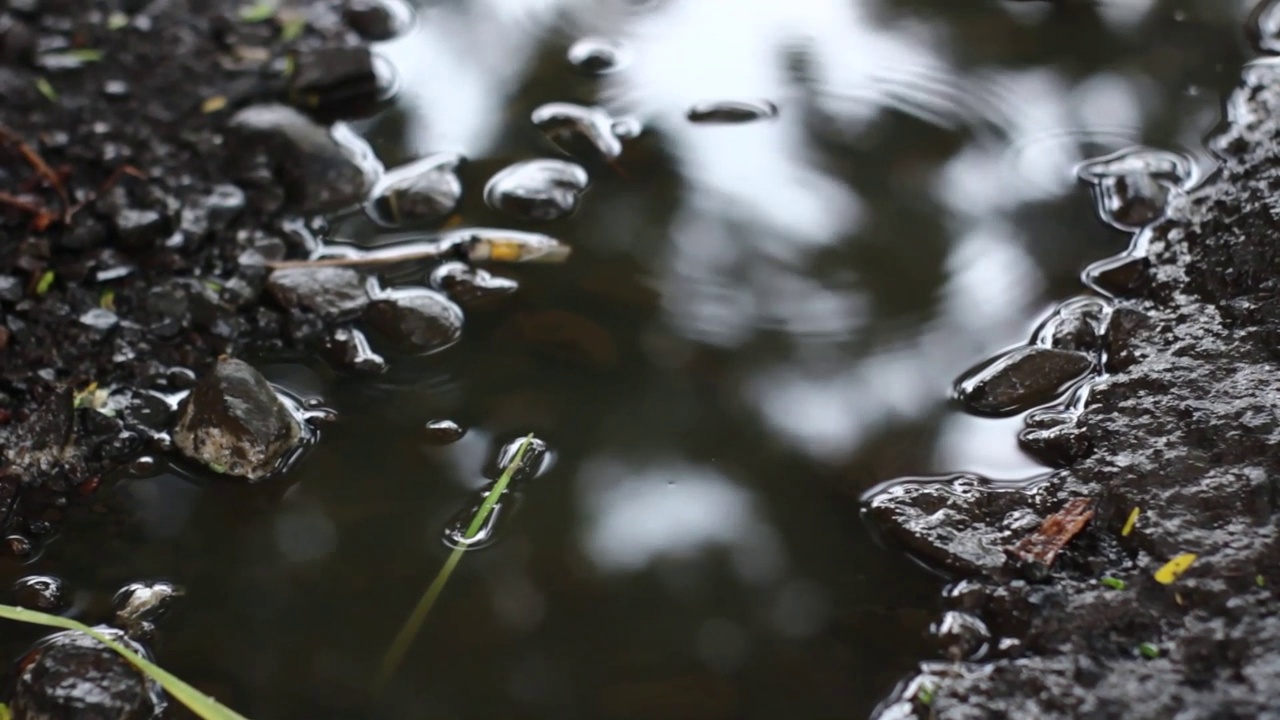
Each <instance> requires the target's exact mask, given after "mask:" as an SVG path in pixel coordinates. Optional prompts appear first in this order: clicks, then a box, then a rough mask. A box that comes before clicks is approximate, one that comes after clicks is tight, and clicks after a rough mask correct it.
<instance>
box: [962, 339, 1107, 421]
mask: <svg viewBox="0 0 1280 720" xmlns="http://www.w3.org/2000/svg"><path fill="white" fill-rule="evenodd" d="M1091 369H1093V360H1092V359H1090V357H1089V356H1088V355H1085V354H1084V353H1080V352H1075V351H1072V350H1058V349H1053V348H1044V347H1020V348H1017V349H1015V350H1011V351H1009V352H1007V353H1005V354H1003V355H1001V356H999V357H997V358H995V359H994V360H990V361H987V362H986V363H983V364H981V365H979V366H978V367H977V368H975V369H973V370H971V371H970V372H969V373H967V374H965V376H964V377H962V378H961V379H960V380H959V381H958V382H957V383H956V396H957V398H958V399H959V400H960V402H961V403H963V404H964V406H965V408H966V409H968V410H970V411H972V412H975V413H979V414H982V415H994V416H1007V415H1014V414H1017V413H1019V412H1022V411H1024V410H1030V409H1031V408H1033V407H1036V406H1037V405H1043V404H1044V403H1046V402H1049V401H1051V400H1053V399H1054V398H1055V397H1058V396H1059V395H1061V394H1062V393H1063V392H1064V391H1065V390H1066V388H1067V386H1069V385H1070V384H1071V383H1074V382H1076V381H1077V380H1079V379H1081V378H1082V377H1084V376H1085V375H1086V374H1087V373H1088V372H1089V371H1090V370H1091Z"/></svg>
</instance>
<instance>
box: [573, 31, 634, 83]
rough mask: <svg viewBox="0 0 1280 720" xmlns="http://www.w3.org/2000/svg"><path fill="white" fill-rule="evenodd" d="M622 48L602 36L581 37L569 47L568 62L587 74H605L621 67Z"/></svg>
mask: <svg viewBox="0 0 1280 720" xmlns="http://www.w3.org/2000/svg"><path fill="white" fill-rule="evenodd" d="M622 55H623V54H622V50H621V48H619V47H618V46H617V45H615V44H614V43H612V42H610V41H608V40H604V39H602V38H590V37H587V38H582V39H581V40H579V41H577V42H575V43H574V44H573V45H571V46H570V47H569V53H568V58H569V64H570V65H573V66H574V67H575V68H577V69H579V70H581V71H583V72H585V73H587V74H589V75H605V74H607V73H611V72H616V71H617V70H618V69H620V68H621V67H622V59H623V58H622Z"/></svg>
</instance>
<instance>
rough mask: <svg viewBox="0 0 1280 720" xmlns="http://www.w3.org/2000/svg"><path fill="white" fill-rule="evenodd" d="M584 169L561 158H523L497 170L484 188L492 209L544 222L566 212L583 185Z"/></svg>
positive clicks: (486, 198) (570, 211) (584, 178)
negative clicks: (523, 159) (521, 160)
mask: <svg viewBox="0 0 1280 720" xmlns="http://www.w3.org/2000/svg"><path fill="white" fill-rule="evenodd" d="M587 181H588V177H587V171H586V170H583V169H582V167H581V166H579V165H575V164H573V163H571V162H566V161H564V160H545V159H544V160H525V161H523V162H518V163H515V164H514V165H510V166H508V167H506V168H504V169H503V170H500V171H499V172H498V173H497V174H496V175H494V176H493V178H491V179H490V180H489V182H488V183H487V184H486V185H485V188H484V199H485V202H487V203H488V204H489V206H490V207H492V208H494V209H495V210H501V211H503V212H506V213H509V214H511V215H514V216H516V217H518V218H521V219H524V220H536V221H541V222H546V221H550V220H557V219H559V218H562V217H564V216H566V215H569V214H570V213H572V212H573V211H574V210H576V209H577V207H578V194H579V193H581V192H582V191H583V190H585V189H586V187H587Z"/></svg>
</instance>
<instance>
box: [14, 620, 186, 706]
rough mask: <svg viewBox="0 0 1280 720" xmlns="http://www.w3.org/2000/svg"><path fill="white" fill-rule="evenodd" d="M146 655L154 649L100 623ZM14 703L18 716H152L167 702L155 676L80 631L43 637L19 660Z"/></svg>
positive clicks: (105, 630)
mask: <svg viewBox="0 0 1280 720" xmlns="http://www.w3.org/2000/svg"><path fill="white" fill-rule="evenodd" d="M95 629H96V630H98V631H99V632H102V633H103V634H105V635H108V636H110V637H111V639H113V640H115V641H117V642H120V643H123V644H125V645H126V646H128V647H129V648H130V649H131V650H134V651H135V652H138V653H139V654H141V655H142V656H143V657H148V658H149V657H150V653H148V652H147V651H146V649H145V648H143V647H142V646H141V645H138V644H137V643H134V642H132V641H131V640H129V638H127V637H125V636H124V633H123V632H121V631H120V630H116V629H114V628H104V627H98V628H95ZM16 673H17V682H16V684H15V686H14V691H13V698H12V700H11V701H10V709H11V710H12V712H13V717H14V719H15V720H43V719H45V718H76V719H77V720H150V718H152V717H154V716H155V715H156V713H157V711H158V710H160V709H161V708H162V701H161V700H159V698H160V697H162V696H161V695H160V691H159V688H158V686H157V685H155V684H154V682H153V681H150V680H148V679H147V677H146V676H145V675H144V674H143V673H142V671H140V670H138V669H137V668H135V667H134V666H133V665H131V664H130V663H129V661H127V660H125V659H124V658H123V657H121V656H120V655H117V654H116V653H115V652H113V651H111V650H110V649H108V648H106V647H105V646H103V645H102V644H101V643H99V642H98V641H97V640H94V639H93V638H91V637H89V636H88V635H85V634H83V633H80V632H75V631H70V630H69V631H66V632H60V633H57V634H56V635H51V636H49V637H48V638H46V639H44V640H43V641H41V642H40V643H38V644H37V645H36V646H35V647H34V648H33V649H32V650H31V651H29V652H28V653H27V654H26V655H25V656H24V657H23V659H22V660H21V661H20V662H19V665H18V669H17V670H16Z"/></svg>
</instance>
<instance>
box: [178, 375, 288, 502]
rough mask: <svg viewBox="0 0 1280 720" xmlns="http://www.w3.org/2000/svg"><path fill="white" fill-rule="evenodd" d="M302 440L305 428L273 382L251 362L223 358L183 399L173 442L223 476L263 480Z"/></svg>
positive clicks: (183, 452)
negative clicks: (250, 363)
mask: <svg viewBox="0 0 1280 720" xmlns="http://www.w3.org/2000/svg"><path fill="white" fill-rule="evenodd" d="M301 440H302V427H301V426H300V424H299V422H298V420H297V419H296V418H295V417H294V416H293V414H292V413H291V412H290V411H289V408H288V407H287V406H286V405H285V403H284V401H283V400H281V399H280V396H279V395H277V394H276V392H275V390H274V389H272V387H271V384H270V383H268V382H267V379H266V378H264V377H263V376H262V373H260V372H258V371H257V370H255V369H254V368H253V367H252V366H251V365H249V364H248V363H246V362H244V361H241V360H234V359H222V360H220V361H218V364H217V365H216V366H214V368H213V371H212V372H210V373H209V374H208V375H206V376H205V377H203V378H201V379H200V381H199V382H197V383H196V386H195V388H194V389H193V390H192V391H191V394H190V395H189V396H187V399H186V400H184V401H183V404H182V407H181V409H180V411H179V418H178V422H177V425H176V426H175V427H174V431H173V443H174V445H175V446H176V447H177V448H178V449H179V450H181V451H182V454H184V455H186V456H187V457H188V458H190V459H192V460H194V461H196V462H198V463H200V464H201V465H204V466H205V467H207V468H209V469H211V470H213V471H215V472H218V473H221V474H225V475H234V476H237V477H242V478H245V479H247V480H250V481H255V480H261V479H263V478H265V477H267V476H268V475H270V474H271V473H272V472H274V471H275V470H276V469H278V468H279V466H280V464H281V462H282V461H283V460H284V459H285V458H286V457H287V456H288V455H289V454H290V453H292V452H293V451H294V450H296V449H297V448H298V446H299V444H300V442H301Z"/></svg>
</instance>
